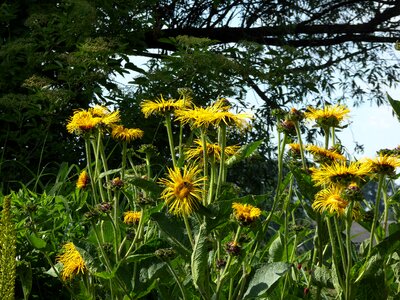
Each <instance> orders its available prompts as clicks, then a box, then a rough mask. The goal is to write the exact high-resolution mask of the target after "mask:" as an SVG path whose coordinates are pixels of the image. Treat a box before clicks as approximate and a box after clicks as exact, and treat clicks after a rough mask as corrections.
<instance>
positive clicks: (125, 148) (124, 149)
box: [121, 141, 128, 180]
mask: <svg viewBox="0 0 400 300" xmlns="http://www.w3.org/2000/svg"><path fill="white" fill-rule="evenodd" d="M127 148H128V145H127V142H126V141H123V142H122V165H121V180H124V179H125V170H126V152H127Z"/></svg>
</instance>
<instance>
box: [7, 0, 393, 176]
mask: <svg viewBox="0 0 400 300" xmlns="http://www.w3.org/2000/svg"><path fill="white" fill-rule="evenodd" d="M399 15H400V1H398V0H381V1H368V0H357V1H356V0H333V1H332V0H329V1H328V0H304V1H216V0H214V1H213V0H204V1H202V0H200V1H175V0H171V1H155V0H150V1H137V0H124V1H123V0H118V1H107V0H103V1H90V0H59V1H32V0H19V1H4V2H3V3H2V4H1V5H0V23H1V27H0V37H1V40H0V43H1V44H0V47H1V48H0V62H1V69H0V87H1V89H0V122H1V127H0V131H1V132H0V138H1V141H0V143H1V145H2V162H1V169H0V170H1V174H2V178H3V181H4V182H10V181H26V180H27V178H32V175H34V176H36V177H38V176H41V175H43V174H44V173H46V172H47V171H44V168H45V169H46V170H47V169H48V168H49V167H51V166H52V164H53V162H55V161H69V162H76V158H77V157H79V154H80V151H82V149H80V148H79V147H77V146H75V141H74V139H73V137H71V136H70V135H68V133H67V132H66V130H65V120H66V119H67V118H68V116H69V115H71V113H72V110H73V109H77V108H80V107H87V106H88V105H89V104H90V103H94V102H100V103H103V104H109V103H112V104H114V105H118V106H120V107H121V108H123V109H125V110H126V111H127V112H129V114H128V113H127V115H126V116H125V117H124V121H125V122H127V123H130V122H140V123H141V124H142V125H143V126H147V127H148V128H150V132H151V130H152V129H151V128H152V127H154V124H149V122H145V120H143V117H142V116H140V114H139V113H138V104H139V102H140V101H141V99H146V98H154V97H156V96H158V95H159V94H160V93H163V94H165V95H168V96H176V95H177V90H178V88H190V89H191V90H192V92H193V96H194V98H195V99H197V101H199V103H200V104H201V103H206V102H207V101H210V100H214V99H215V98H216V97H217V96H227V97H231V98H232V99H235V100H238V101H239V102H242V104H244V105H246V106H251V104H249V103H246V101H245V99H246V97H245V95H246V93H248V91H249V90H252V91H254V93H255V94H256V95H257V96H258V98H259V99H260V100H261V101H262V104H261V105H260V106H259V107H257V108H253V109H254V110H255V112H256V115H257V117H258V118H257V120H256V122H255V132H253V133H251V135H250V136H248V137H245V138H247V139H255V138H257V137H259V136H260V135H263V134H265V132H266V128H268V126H271V124H272V123H271V122H272V118H271V114H270V112H271V109H273V108H279V107H284V106H287V105H289V104H294V103H303V102H304V103H305V102H307V101H308V102H311V101H313V103H314V104H317V103H321V101H327V100H328V101H330V100H333V99H330V98H329V97H331V96H333V95H336V96H338V97H342V98H343V101H347V100H349V99H350V100H351V101H354V102H355V103H359V102H362V101H365V100H368V99H373V100H374V101H376V102H378V103H382V102H383V101H384V95H383V93H382V88H383V86H384V85H388V86H391V85H393V84H394V83H395V82H396V80H397V78H398V65H397V64H396V62H394V61H393V59H395V58H394V54H393V49H394V45H395V43H396V41H397V40H398V38H399V35H400V18H399ZM138 56H146V57H149V58H150V59H151V60H150V61H149V63H148V69H141V68H140V67H139V66H138V65H136V60H135V58H136V57H138ZM132 71H133V72H136V73H134V74H135V75H133V76H132V75H131V73H130V72H132ZM117 74H119V75H125V76H126V78H127V79H128V80H131V82H130V84H129V85H128V86H121V85H119V84H118V83H117V82H115V75H117ZM127 88H128V89H127ZM151 138H152V136H151V134H150V136H149V137H148V139H149V140H150V141H151Z"/></svg>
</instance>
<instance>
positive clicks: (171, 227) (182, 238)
mask: <svg viewBox="0 0 400 300" xmlns="http://www.w3.org/2000/svg"><path fill="white" fill-rule="evenodd" d="M150 218H151V219H152V220H153V221H154V222H156V223H157V225H158V227H159V229H160V230H161V231H162V232H163V233H164V234H165V236H166V238H167V239H168V240H169V242H170V243H171V244H172V245H174V246H175V247H176V250H177V251H179V252H180V253H181V254H182V256H183V257H184V258H185V259H187V260H189V258H190V255H191V253H192V251H191V250H189V248H188V245H189V240H188V238H187V237H186V235H185V230H184V226H182V224H183V223H182V222H177V220H176V219H171V218H168V217H166V216H165V215H164V214H163V213H154V214H152V215H151V216H150Z"/></svg>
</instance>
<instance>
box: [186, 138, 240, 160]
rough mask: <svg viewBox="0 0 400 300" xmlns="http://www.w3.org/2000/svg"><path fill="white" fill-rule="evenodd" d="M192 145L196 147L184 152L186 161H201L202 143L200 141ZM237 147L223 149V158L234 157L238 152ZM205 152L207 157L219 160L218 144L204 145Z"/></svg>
mask: <svg viewBox="0 0 400 300" xmlns="http://www.w3.org/2000/svg"><path fill="white" fill-rule="evenodd" d="M194 143H195V144H196V145H197V146H196V147H194V148H190V149H188V150H187V151H186V156H187V158H188V159H194V160H198V159H202V158H203V143H202V142H201V140H195V141H194ZM239 148H240V147H239V146H235V145H233V146H226V147H225V155H226V156H225V157H229V156H232V155H234V154H235V153H236V152H237V151H238V150H239ZM206 152H207V156H208V157H212V158H214V159H215V160H217V161H219V160H221V152H222V149H221V146H220V145H219V144H214V143H208V142H207V144H206Z"/></svg>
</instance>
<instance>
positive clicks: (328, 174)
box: [311, 162, 370, 186]
mask: <svg viewBox="0 0 400 300" xmlns="http://www.w3.org/2000/svg"><path fill="white" fill-rule="evenodd" d="M369 171H370V167H369V166H368V165H366V164H361V163H359V162H351V163H349V164H346V162H334V163H332V164H331V165H322V166H321V167H320V168H319V169H312V170H311V178H312V180H313V181H314V182H315V185H319V186H322V185H332V184H340V185H348V184H349V183H351V182H356V181H357V179H363V177H364V176H366V175H368V173H369Z"/></svg>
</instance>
